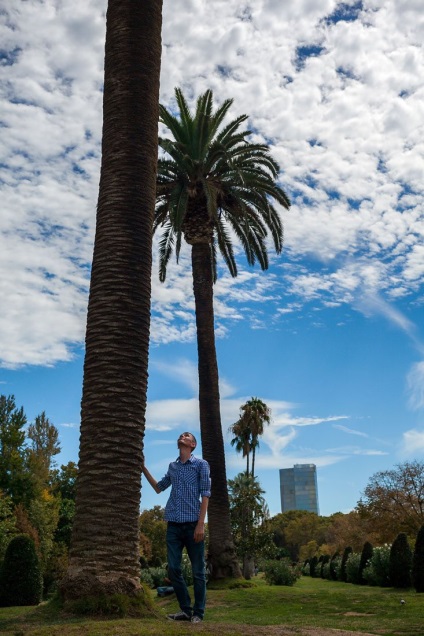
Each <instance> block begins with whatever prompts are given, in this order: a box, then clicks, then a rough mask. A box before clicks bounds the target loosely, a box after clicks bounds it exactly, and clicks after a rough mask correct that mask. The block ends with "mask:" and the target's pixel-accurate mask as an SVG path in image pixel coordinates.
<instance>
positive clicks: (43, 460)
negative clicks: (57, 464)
mask: <svg viewBox="0 0 424 636" xmlns="http://www.w3.org/2000/svg"><path fill="white" fill-rule="evenodd" d="M27 437H28V438H29V439H30V440H31V444H30V448H29V449H28V460H27V461H28V467H29V471H30V473H31V478H32V480H33V481H34V486H35V489H36V491H42V490H43V488H45V487H46V486H47V484H48V483H49V481H50V476H51V467H52V459H53V457H54V456H55V455H57V454H58V453H60V444H59V431H58V430H57V428H56V427H55V426H54V425H53V424H51V422H50V421H49V419H48V418H47V417H46V414H45V412H44V411H43V412H42V413H41V415H37V417H36V418H35V420H34V423H33V424H30V425H29V426H28V432H27Z"/></svg>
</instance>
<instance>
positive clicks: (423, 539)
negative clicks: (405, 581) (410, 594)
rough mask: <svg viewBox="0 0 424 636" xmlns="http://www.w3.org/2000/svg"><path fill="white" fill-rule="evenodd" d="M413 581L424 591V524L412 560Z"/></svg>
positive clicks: (419, 590) (417, 589)
mask: <svg viewBox="0 0 424 636" xmlns="http://www.w3.org/2000/svg"><path fill="white" fill-rule="evenodd" d="M412 582H413V585H414V587H415V590H416V591H417V592H419V593H421V594H422V593H424V526H421V528H420V529H419V531H418V535H417V540H416V541H415V548H414V556H413V560H412Z"/></svg>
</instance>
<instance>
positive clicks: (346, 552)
mask: <svg viewBox="0 0 424 636" xmlns="http://www.w3.org/2000/svg"><path fill="white" fill-rule="evenodd" d="M352 552H353V550H352V548H351V547H350V546H348V547H347V548H345V549H344V552H343V556H342V562H341V564H340V570H339V581H344V582H346V561H347V560H348V558H349V554H351V553H352Z"/></svg>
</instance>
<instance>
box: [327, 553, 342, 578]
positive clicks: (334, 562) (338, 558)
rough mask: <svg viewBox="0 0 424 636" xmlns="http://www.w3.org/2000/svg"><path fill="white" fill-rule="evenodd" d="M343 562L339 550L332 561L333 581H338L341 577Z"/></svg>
mask: <svg viewBox="0 0 424 636" xmlns="http://www.w3.org/2000/svg"><path fill="white" fill-rule="evenodd" d="M341 562H342V557H341V556H340V555H339V553H338V552H336V553H335V554H333V556H332V557H331V561H330V579H331V581H337V579H338V578H339V570H340V565H341Z"/></svg>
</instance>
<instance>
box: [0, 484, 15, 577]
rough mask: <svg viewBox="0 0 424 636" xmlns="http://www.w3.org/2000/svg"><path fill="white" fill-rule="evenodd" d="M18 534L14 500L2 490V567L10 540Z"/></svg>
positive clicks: (0, 496)
mask: <svg viewBox="0 0 424 636" xmlns="http://www.w3.org/2000/svg"><path fill="white" fill-rule="evenodd" d="M17 534H18V530H17V528H16V518H15V515H14V514H13V502H12V498H11V497H7V496H6V495H4V494H3V493H2V491H1V490H0V567H1V563H2V561H3V558H4V555H5V552H6V548H7V546H8V545H9V542H10V540H11V539H13V537H14V536H16V535H17Z"/></svg>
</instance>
